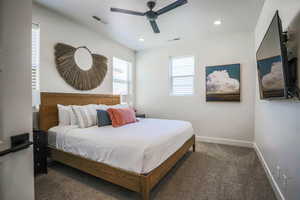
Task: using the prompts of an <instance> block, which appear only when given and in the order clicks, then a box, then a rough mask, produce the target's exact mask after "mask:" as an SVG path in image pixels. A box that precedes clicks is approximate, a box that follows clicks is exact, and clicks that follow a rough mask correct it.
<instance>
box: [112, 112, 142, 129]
mask: <svg viewBox="0 0 300 200" xmlns="http://www.w3.org/2000/svg"><path fill="white" fill-rule="evenodd" d="M107 112H108V114H109V116H110V119H111V121H112V126H113V127H120V126H123V125H126V124H129V123H135V122H137V120H136V118H135V112H134V110H133V109H131V108H119V109H115V108H109V109H108V110H107Z"/></svg>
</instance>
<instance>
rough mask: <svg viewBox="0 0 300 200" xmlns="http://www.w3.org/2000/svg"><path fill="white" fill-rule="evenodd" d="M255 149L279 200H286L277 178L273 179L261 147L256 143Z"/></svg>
mask: <svg viewBox="0 0 300 200" xmlns="http://www.w3.org/2000/svg"><path fill="white" fill-rule="evenodd" d="M253 147H254V150H255V151H256V154H257V156H258V158H259V160H260V162H261V164H262V166H263V168H264V170H265V172H266V174H267V177H268V179H269V182H270V183H271V185H272V188H273V191H274V193H275V195H276V197H277V199H278V200H285V198H284V196H283V194H282V192H281V190H280V188H279V186H278V184H277V182H276V181H275V178H274V177H273V174H272V172H271V170H270V168H269V166H268V164H267V163H266V161H265V159H264V157H263V155H262V153H261V151H260V149H259V147H258V146H257V145H256V143H254V144H253Z"/></svg>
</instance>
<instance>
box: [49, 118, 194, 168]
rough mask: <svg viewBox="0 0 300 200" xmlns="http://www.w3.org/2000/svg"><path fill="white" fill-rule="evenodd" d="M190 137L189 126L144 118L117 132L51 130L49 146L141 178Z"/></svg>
mask: <svg viewBox="0 0 300 200" xmlns="http://www.w3.org/2000/svg"><path fill="white" fill-rule="evenodd" d="M193 134H194V133H193V128H192V125H191V123H189V122H186V121H177V120H162V119H149V118H147V119H140V121H139V122H137V123H133V124H128V125H126V126H122V127H119V128H113V127H112V126H105V127H97V126H93V127H90V128H84V129H82V128H78V127H76V126H57V127H53V128H51V129H50V130H49V143H50V145H55V147H56V148H58V149H61V150H63V151H66V152H70V153H73V154H76V155H80V156H83V157H85V158H89V159H91V160H95V161H98V162H102V163H105V164H108V165H110V166H113V167H117V168H121V169H124V170H127V171H131V172H136V173H139V174H144V173H148V172H150V171H151V170H153V169H155V168H156V167H158V166H159V165H160V164H161V163H163V162H164V161H165V160H166V159H167V158H168V157H169V156H171V155H172V154H173V153H174V152H176V151H177V150H178V149H179V148H180V147H181V146H182V145H183V144H184V143H185V142H186V141H187V140H188V139H189V138H190V137H191V136H192V135H193Z"/></svg>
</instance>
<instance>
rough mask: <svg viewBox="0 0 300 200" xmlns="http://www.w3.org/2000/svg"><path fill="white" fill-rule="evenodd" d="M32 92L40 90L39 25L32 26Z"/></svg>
mask: <svg viewBox="0 0 300 200" xmlns="http://www.w3.org/2000/svg"><path fill="white" fill-rule="evenodd" d="M31 42H32V52H31V53H32V54H31V55H32V66H31V78H32V90H39V89H40V79H39V75H40V73H39V67H40V28H39V26H38V25H37V24H32V40H31Z"/></svg>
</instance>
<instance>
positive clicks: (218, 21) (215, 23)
mask: <svg viewBox="0 0 300 200" xmlns="http://www.w3.org/2000/svg"><path fill="white" fill-rule="evenodd" d="M221 24H222V21H221V20H216V21H214V25H216V26H219V25H221Z"/></svg>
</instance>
